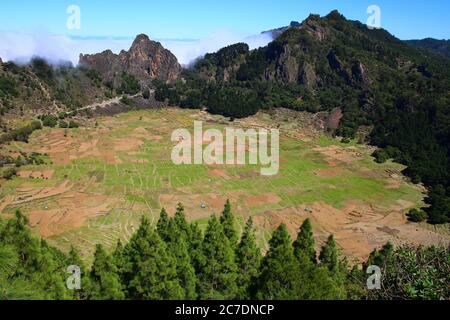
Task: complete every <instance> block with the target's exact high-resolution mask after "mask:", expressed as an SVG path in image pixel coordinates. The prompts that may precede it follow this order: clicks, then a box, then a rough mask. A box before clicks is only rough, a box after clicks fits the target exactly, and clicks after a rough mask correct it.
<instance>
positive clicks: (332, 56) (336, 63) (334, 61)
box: [327, 50, 350, 83]
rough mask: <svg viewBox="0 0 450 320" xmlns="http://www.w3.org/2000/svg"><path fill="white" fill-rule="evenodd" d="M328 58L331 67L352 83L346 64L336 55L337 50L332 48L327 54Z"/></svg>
mask: <svg viewBox="0 0 450 320" xmlns="http://www.w3.org/2000/svg"><path fill="white" fill-rule="evenodd" d="M327 59H328V63H329V64H330V67H331V69H333V70H334V71H336V72H337V73H338V74H339V75H340V76H341V77H343V78H344V79H345V81H346V82H347V83H350V75H349V74H348V72H347V70H345V68H344V64H343V63H342V61H341V60H340V59H339V57H338V56H337V55H336V52H335V51H334V50H330V52H329V53H328V55H327Z"/></svg>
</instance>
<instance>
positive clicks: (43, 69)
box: [31, 58, 54, 84]
mask: <svg viewBox="0 0 450 320" xmlns="http://www.w3.org/2000/svg"><path fill="white" fill-rule="evenodd" d="M31 67H32V69H33V72H34V73H35V74H36V75H37V76H38V77H39V78H40V79H41V80H43V81H45V82H47V83H49V84H50V83H52V82H53V80H54V72H53V68H52V66H50V65H49V64H48V63H47V62H46V61H45V60H44V59H41V58H34V59H32V60H31Z"/></svg>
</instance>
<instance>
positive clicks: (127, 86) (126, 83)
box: [118, 73, 141, 95]
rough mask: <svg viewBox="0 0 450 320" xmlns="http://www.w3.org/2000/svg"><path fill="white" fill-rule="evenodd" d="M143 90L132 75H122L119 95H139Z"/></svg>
mask: <svg viewBox="0 0 450 320" xmlns="http://www.w3.org/2000/svg"><path fill="white" fill-rule="evenodd" d="M140 90H141V86H140V84H139V81H138V80H137V79H136V77H134V76H133V75H130V74H125V73H124V74H122V83H121V85H120V87H119V89H118V92H119V93H124V94H131V95H134V94H137V93H138V92H139V91H140Z"/></svg>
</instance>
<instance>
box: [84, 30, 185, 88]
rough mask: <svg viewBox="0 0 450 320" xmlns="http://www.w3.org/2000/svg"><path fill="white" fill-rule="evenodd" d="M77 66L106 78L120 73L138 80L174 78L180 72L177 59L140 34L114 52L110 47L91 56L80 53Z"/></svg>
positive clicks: (177, 76)
mask: <svg viewBox="0 0 450 320" xmlns="http://www.w3.org/2000/svg"><path fill="white" fill-rule="evenodd" d="M80 65H81V66H83V67H87V68H90V69H94V70H96V71H98V72H99V73H100V74H101V75H102V77H103V78H105V79H108V80H115V78H116V77H117V76H120V75H121V74H122V73H124V72H125V73H127V74H131V75H133V76H135V77H136V78H138V79H140V80H149V79H159V80H162V81H167V82H173V81H176V80H178V79H179V77H180V75H181V66H180V64H179V63H178V61H177V58H176V57H175V56H174V55H173V54H172V53H171V52H170V51H169V50H167V49H165V48H164V47H163V46H162V45H161V44H160V43H159V42H155V41H151V40H150V39H149V37H148V36H146V35H144V34H141V35H139V36H137V37H136V39H135V40H134V42H133V44H132V46H131V48H130V50H129V51H124V50H122V51H121V52H120V53H119V54H118V55H116V54H114V53H113V52H111V51H110V50H107V51H104V52H102V53H98V54H94V55H83V54H81V55H80Z"/></svg>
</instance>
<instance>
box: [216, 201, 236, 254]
mask: <svg viewBox="0 0 450 320" xmlns="http://www.w3.org/2000/svg"><path fill="white" fill-rule="evenodd" d="M220 223H221V224H222V227H223V232H224V233H225V236H226V237H227V238H228V240H230V244H231V245H232V246H236V243H237V240H238V236H237V232H236V227H235V218H234V215H233V213H232V212H231V203H230V200H227V202H226V203H225V206H224V208H223V212H222V216H221V217H220Z"/></svg>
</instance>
